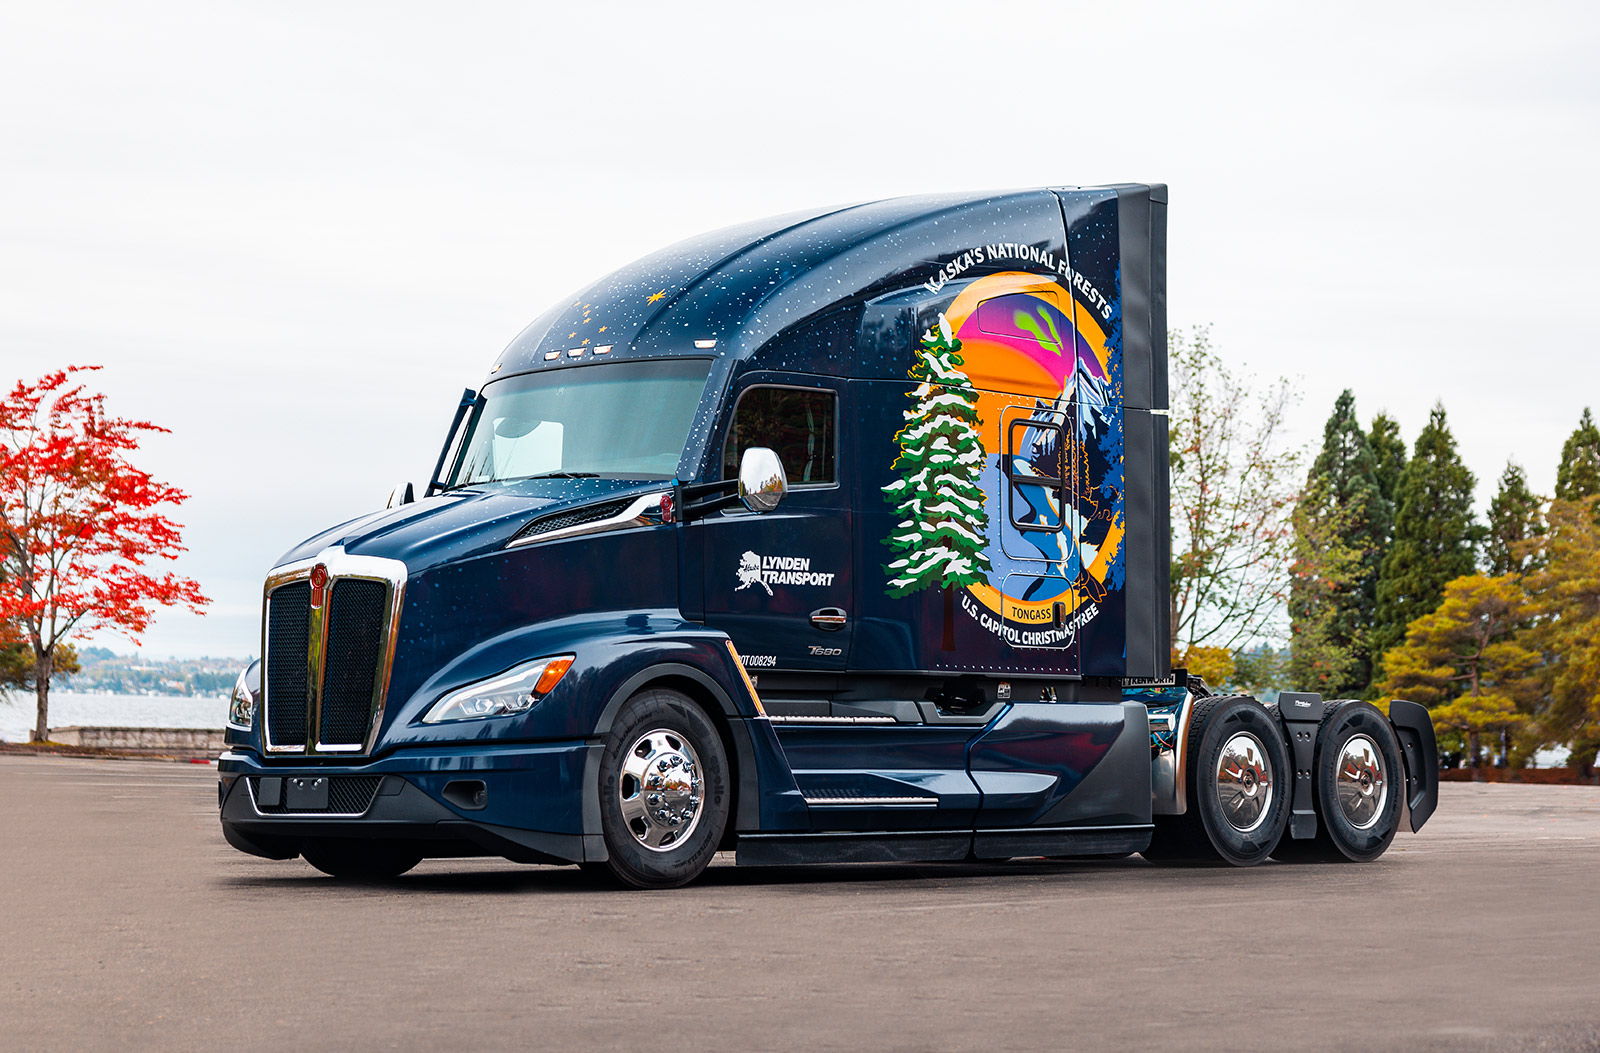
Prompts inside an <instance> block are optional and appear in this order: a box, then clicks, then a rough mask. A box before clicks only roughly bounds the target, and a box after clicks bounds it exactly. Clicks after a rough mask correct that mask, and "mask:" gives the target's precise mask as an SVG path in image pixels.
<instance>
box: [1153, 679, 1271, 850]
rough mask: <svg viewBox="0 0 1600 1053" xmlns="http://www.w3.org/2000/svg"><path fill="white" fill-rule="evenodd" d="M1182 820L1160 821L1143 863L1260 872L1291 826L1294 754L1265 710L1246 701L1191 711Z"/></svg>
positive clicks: (1226, 698)
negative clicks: (1250, 868)
mask: <svg viewBox="0 0 1600 1053" xmlns="http://www.w3.org/2000/svg"><path fill="white" fill-rule="evenodd" d="M1193 705H1194V710H1193V712H1192V713H1191V714H1190V716H1189V742H1188V752H1187V754H1186V756H1185V769H1186V770H1185V774H1184V787H1185V792H1186V796H1187V800H1188V808H1187V810H1186V811H1185V812H1184V814H1183V815H1173V816H1157V817H1156V820H1157V822H1156V829H1155V835H1154V837H1153V839H1152V841H1151V844H1150V847H1149V848H1148V849H1146V850H1145V853H1144V855H1145V858H1147V859H1149V860H1151V861H1152V862H1156V863H1169V862H1211V863H1215V862H1223V863H1229V864H1232V865H1233V866H1242V867H1248V866H1255V865H1256V864H1257V863H1259V862H1261V861H1262V860H1263V859H1265V858H1267V855H1268V854H1269V853H1270V852H1271V851H1272V850H1273V848H1274V847H1276V845H1277V844H1278V841H1279V839H1280V838H1281V837H1282V836H1283V830H1284V827H1285V826H1286V825H1287V824H1288V821H1289V796H1288V793H1289V787H1290V785H1291V784H1292V774H1291V773H1292V769H1291V767H1290V765H1289V747H1288V744H1287V743H1286V742H1284V739H1283V733H1282V731H1280V730H1279V728H1278V722H1277V721H1276V720H1274V719H1273V718H1272V716H1271V714H1269V713H1268V712H1267V710H1266V709H1265V708H1264V707H1263V706H1262V705H1261V703H1259V702H1257V701H1256V700H1255V699H1253V698H1251V697H1249V696H1248V695H1220V696H1214V697H1211V698H1203V699H1199V700H1197V701H1196V702H1194V703H1193Z"/></svg>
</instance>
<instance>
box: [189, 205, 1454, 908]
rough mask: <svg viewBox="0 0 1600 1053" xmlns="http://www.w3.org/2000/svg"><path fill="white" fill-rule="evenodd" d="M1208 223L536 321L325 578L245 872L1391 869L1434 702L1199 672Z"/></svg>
mask: <svg viewBox="0 0 1600 1053" xmlns="http://www.w3.org/2000/svg"><path fill="white" fill-rule="evenodd" d="M1166 213H1167V190H1166V187H1164V186H1162V185H1159V184H1150V185H1144V184H1137V185H1115V186H1104V187H1060V188H1057V187H1050V188H1042V189H1035V190H1024V191H1009V192H994V193H981V194H951V195H944V196H923V197H906V198H899V199H892V200H887V201H879V202H873V203H867V204H858V205H853V206H849V207H843V208H828V209H819V210H812V211H805V212H798V213H794V214H791V215H785V216H781V217H777V218H773V219H767V220H762V221H758V222H753V223H748V224H745V225H742V226H736V227H731V228H728V229H725V230H720V231H717V232H715V233H712V234H708V235H705V236H703V237H699V238H695V239H691V240H689V241H685V242H682V243H680V244H677V245H674V246H672V247H670V248H667V249H665V250H663V251H660V252H658V253H656V254H654V255H651V256H648V257H646V258H644V259H641V260H639V261H638V262H637V263H634V264H632V265H631V266H628V267H626V268H624V269H622V270H620V271H617V272H616V273H614V274H611V275H609V276H607V277H605V278H602V279H600V280H599V281H597V282H595V283H594V284H592V285H590V286H588V287H587V288H585V289H583V290H582V291H581V292H578V293H576V294H574V295H572V296H570V297H568V298H567V299H565V300H563V301H562V302H560V303H558V304H556V305H555V306H554V307H552V308H551V309H550V310H548V311H547V312H546V313H545V314H543V315H542V316H540V317H539V318H538V319H537V320H536V321H534V322H533V323H532V324H530V325H529V326H528V327H527V328H526V329H524V330H523V331H522V332H521V333H520V334H519V335H518V336H517V337H516V338H515V339H514V340H512V341H511V343H510V344H509V345H508V346H507V347H506V348H505V350H504V351H502V352H501V354H500V355H499V357H498V358H497V359H495V361H494V362H493V363H492V364H491V366H490V368H489V371H488V375H487V376H486V377H485V379H484V381H483V382H482V384H481V385H480V386H479V387H478V388H477V389H475V390H471V389H469V390H468V391H466V392H464V393H463V395H462V397H461V399H460V402H459V403H458V405H457V406H456V409H455V413H454V417H453V419H452V420H451V423H450V426H449V428H448V430H447V432H446V436H445V441H444V443H443V446H442V449H441V451H440V454H439V457H438V460H437V463H436V465H435V467H434V470H433V474H432V477H431V478H430V479H429V481H428V483H427V484H426V486H425V487H423V488H422V489H421V491H420V493H419V492H418V491H417V490H416V489H415V488H413V487H412V486H411V484H404V485H402V486H401V487H398V488H396V490H395V492H394V493H393V494H392V495H391V497H390V500H389V502H388V507H386V508H384V509H382V510H380V511H376V512H374V513H372V514H370V515H366V516H363V517H361V518H358V519H355V520H352V521H350V522H346V523H343V524H340V525H338V526H334V527H331V528H329V529H327V530H325V531H323V532H322V533H319V534H317V535H316V536H314V537H311V538H309V539H307V540H306V541H304V542H302V543H300V544H298V545H296V546H295V547H293V548H291V549H290V550H289V551H288V552H287V553H285V554H284V555H283V557H282V558H281V560H280V561H279V562H278V564H277V565H276V566H275V567H273V568H272V569H271V571H270V572H269V573H268V574H267V576H266V582H265V588H264V593H263V606H262V643H261V658H260V659H259V661H257V662H255V663H253V664H251V665H250V667H249V668H247V669H246V670H244V671H243V672H242V673H241V674H240V676H239V680H238V683H237V684H236V686H235V689H234V693H233V699H232V702H231V704H230V707H229V717H228V728H227V751H226V752H225V753H224V755H223V756H222V758H221V760H220V761H219V763H218V772H219V786H218V794H219V806H220V816H221V822H222V830H223V833H224V835H225V836H226V838H227V840H228V841H229V842H230V843H231V844H233V845H234V846H235V847H236V848H238V849H240V850H241V851H244V852H247V853H250V854H253V855H256V856H261V857H265V858H268V859H292V858H295V857H304V859H305V860H306V861H307V862H309V863H310V864H311V865H313V866H315V867H317V868H319V869H320V870H322V871H324V872H326V873H328V874H331V875H335V876H341V877H354V878H365V879H383V878H387V877H391V876H395V875H398V874H401V873H403V872H405V871H406V870H408V869H409V868H411V867H413V866H415V865H416V864H417V863H418V862H419V861H420V860H422V859H424V858H439V857H457V856H471V855H485V854H487V855H499V856H504V857H506V858H508V859H511V860H515V861H518V862H523V863H534V864H555V865H572V864H577V865H579V866H582V867H584V868H588V869H592V870H595V871H599V872H603V873H605V874H608V875H611V876H612V877H614V878H615V879H617V880H619V881H621V882H622V883H624V884H626V885H631V886H636V887H646V888H651V887H656V888H659V887H672V886H678V885H682V884H684V883H686V882H689V881H692V880H693V879H694V878H696V877H697V876H698V875H699V874H701V872H702V871H704V869H705V868H706V866H707V865H708V864H709V863H710V862H711V860H712V858H713V857H714V856H715V855H716V854H717V853H718V852H720V851H728V852H732V853H733V858H734V860H735V861H736V862H737V863H738V864H741V865H769V866H770V865H788V864H803V863H824V862H852V861H856V862H864V861H963V860H973V859H977V860H1000V859H1008V858H1013V857H1039V856H1045V857H1075V856H1096V857H1106V856H1130V855H1133V854H1135V853H1143V854H1144V855H1145V857H1147V858H1148V859H1150V860H1152V861H1156V862H1160V863H1171V862H1210V863H1227V864H1233V865H1237V866H1251V865H1254V864H1257V863H1260V862H1262V861H1263V860H1266V859H1268V858H1276V859H1283V860H1298V859H1315V860H1326V861H1367V860H1372V859H1375V858H1377V857H1378V856H1379V855H1381V854H1382V853H1383V851H1384V850H1385V849H1386V848H1387V847H1388V845H1389V843H1390V841H1391V840H1392V839H1393V837H1394V836H1395V833H1396V831H1397V830H1398V829H1399V827H1400V825H1401V824H1402V822H1404V821H1409V824H1410V826H1411V829H1412V830H1413V831H1416V830H1418V829H1420V828H1421V826H1422V824H1423V823H1424V822H1425V821H1426V820H1427V818H1428V817H1429V815H1430V814H1431V813H1432V811H1433V809H1434V807H1435V804H1436V802H1437V786H1438V770H1437V764H1438V761H1437V755H1436V750H1435V743H1434V735H1433V729H1432V725H1431V723H1430V721H1429V719H1428V714H1427V712H1426V710H1424V709H1423V708H1422V707H1421V706H1418V705H1415V704H1412V703H1409V702H1406V701H1403V700H1395V701H1392V702H1390V704H1389V706H1388V712H1387V713H1385V712H1383V711H1381V710H1380V709H1379V708H1378V707H1377V706H1375V705H1373V704H1371V703H1370V702H1365V701H1360V700H1328V701H1325V700H1323V699H1322V698H1321V697H1319V696H1317V695H1315V694H1308V693H1292V692H1289V693H1283V694H1280V695H1279V696H1278V698H1277V699H1276V700H1274V702H1273V703H1272V704H1263V703H1262V702H1260V701H1258V700H1257V699H1255V698H1253V697H1249V696H1245V695H1225V694H1218V693H1214V692H1213V691H1212V690H1211V689H1210V688H1209V687H1208V685H1206V684H1205V683H1204V682H1203V681H1202V680H1200V679H1199V678H1197V677H1193V676H1189V675H1187V674H1186V673H1185V672H1184V671H1183V670H1181V669H1173V668H1172V664H1173V663H1172V649H1171V645H1170V639H1169V635H1170V634H1169V618H1170V614H1169V611H1170V587H1169V574H1170V569H1169V568H1170V562H1171V558H1170V547H1171V542H1170V525H1169V524H1170V513H1169V467H1168V465H1169V462H1168V441H1167V439H1168V435H1167V405H1168V402H1167V398H1168V395H1167V367H1166Z"/></svg>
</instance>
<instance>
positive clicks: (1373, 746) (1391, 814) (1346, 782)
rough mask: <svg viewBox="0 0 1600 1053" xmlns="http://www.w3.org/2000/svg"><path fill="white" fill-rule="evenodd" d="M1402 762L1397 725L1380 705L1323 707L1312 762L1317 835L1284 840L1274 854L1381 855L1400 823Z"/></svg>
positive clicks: (1332, 859)
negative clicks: (1396, 732)
mask: <svg viewBox="0 0 1600 1053" xmlns="http://www.w3.org/2000/svg"><path fill="white" fill-rule="evenodd" d="M1400 764H1401V761H1400V744H1399V742H1397V741H1396V739H1395V734H1394V728H1393V727H1391V726H1390V724H1389V721H1388V718H1386V717H1385V716H1384V715H1383V713H1382V712H1381V711H1380V710H1379V709H1378V707H1377V706H1374V705H1372V704H1371V703H1370V702H1357V701H1345V702H1341V703H1340V704H1339V705H1338V706H1337V708H1335V709H1333V710H1332V711H1331V712H1324V714H1323V717H1322V724H1321V726H1320V727H1319V728H1318V730H1317V750H1316V760H1315V761H1314V763H1313V768H1312V785H1313V786H1314V788H1315V791H1316V801H1317V836H1316V837H1314V838H1311V839H1309V840H1305V841H1285V842H1284V843H1283V844H1282V845H1280V846H1279V848H1278V850H1277V851H1276V852H1274V853H1273V854H1274V855H1275V856H1277V857H1278V858H1280V859H1299V860H1315V861H1322V862H1329V863H1345V862H1354V863H1370V862H1371V861H1372V860H1374V859H1377V858H1378V857H1379V856H1381V855H1383V853H1384V852H1385V851H1386V850H1387V849H1388V848H1389V843H1390V842H1391V841H1393V840H1394V835H1395V833H1396V832H1397V831H1398V830H1399V829H1400V795H1401V792H1402V787H1403V785H1404V781H1403V780H1404V776H1403V769H1402V768H1401V766H1400Z"/></svg>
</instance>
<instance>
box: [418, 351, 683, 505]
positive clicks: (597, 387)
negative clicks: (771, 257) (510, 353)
mask: <svg viewBox="0 0 1600 1053" xmlns="http://www.w3.org/2000/svg"><path fill="white" fill-rule="evenodd" d="M710 372H711V363H710V360H708V359H704V358H670V359H656V360H654V361H648V362H607V363H605V364H604V365H593V366H580V367H578V368H576V369H555V370H551V371H550V372H548V373H525V374H523V375H521V376H516V377H507V378H506V379H505V380H498V381H495V382H494V383H492V384H489V385H487V386H486V387H485V388H484V389H483V396H482V402H481V405H480V408H479V409H478V411H477V412H476V413H475V414H474V415H473V417H472V421H471V423H470V424H469V425H468V428H469V430H468V432H467V437H466V441H465V442H464V443H463V445H462V449H463V451H464V452H463V453H462V454H461V455H459V456H458V457H457V458H456V462H455V466H454V468H453V469H452V471H451V473H450V477H449V479H447V480H446V481H445V485H446V486H452V487H453V486H470V485H472V484H474V483H492V482H500V481H503V480H507V479H527V478H530V477H533V476H541V475H542V476H568V477H586V476H600V477H604V478H614V479H671V478H672V477H673V475H674V474H675V473H676V472H677V470H678V458H679V457H680V456H681V455H682V453H683V444H684V440H686V439H687V438H688V437H689V425H690V424H692V423H693V422H694V414H695V410H696V408H698V406H699V405H700V396H701V393H702V392H703V391H704V390H705V386H706V378H707V377H708V376H709V375H710Z"/></svg>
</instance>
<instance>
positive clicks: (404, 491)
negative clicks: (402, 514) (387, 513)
mask: <svg viewBox="0 0 1600 1053" xmlns="http://www.w3.org/2000/svg"><path fill="white" fill-rule="evenodd" d="M416 499H417V493H416V491H415V490H413V489H412V488H411V484H410V483H401V484H400V485H399V486H397V487H395V488H394V489H393V490H390V491H389V503H388V504H386V505H384V506H383V507H385V508H399V507H400V506H401V505H409V504H410V503H411V502H413V501H415V500H416Z"/></svg>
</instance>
